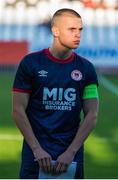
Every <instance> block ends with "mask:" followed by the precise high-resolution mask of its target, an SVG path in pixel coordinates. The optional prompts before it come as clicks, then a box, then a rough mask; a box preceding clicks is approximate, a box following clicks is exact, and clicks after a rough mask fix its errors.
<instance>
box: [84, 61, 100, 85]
mask: <svg viewBox="0 0 118 180" xmlns="http://www.w3.org/2000/svg"><path fill="white" fill-rule="evenodd" d="M90 84H96V85H97V86H98V78H97V73H96V71H95V68H94V66H93V64H92V63H90V62H89V64H88V67H87V72H86V84H85V86H88V85H90Z"/></svg>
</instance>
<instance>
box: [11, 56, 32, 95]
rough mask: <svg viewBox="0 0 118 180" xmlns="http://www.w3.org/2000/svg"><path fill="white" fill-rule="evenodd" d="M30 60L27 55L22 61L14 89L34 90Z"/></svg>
mask: <svg viewBox="0 0 118 180" xmlns="http://www.w3.org/2000/svg"><path fill="white" fill-rule="evenodd" d="M29 62H30V61H29V58H28V57H27V56H26V57H24V58H23V60H22V61H21V62H20V64H19V66H18V69H17V72H16V75H15V80H14V83H13V91H17V92H26V93H30V92H32V71H31V65H30V64H29Z"/></svg>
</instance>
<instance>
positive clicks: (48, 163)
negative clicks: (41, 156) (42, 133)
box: [46, 158, 52, 172]
mask: <svg viewBox="0 0 118 180" xmlns="http://www.w3.org/2000/svg"><path fill="white" fill-rule="evenodd" d="M46 163H47V171H48V172H51V170H52V167H51V166H52V165H51V158H47V162H46Z"/></svg>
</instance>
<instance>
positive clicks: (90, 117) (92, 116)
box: [67, 112, 97, 154]
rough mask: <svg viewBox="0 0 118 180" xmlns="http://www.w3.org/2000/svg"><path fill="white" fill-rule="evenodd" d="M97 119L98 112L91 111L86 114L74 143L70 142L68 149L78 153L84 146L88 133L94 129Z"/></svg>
mask: <svg viewBox="0 0 118 180" xmlns="http://www.w3.org/2000/svg"><path fill="white" fill-rule="evenodd" d="M96 120H97V113H96V112H89V113H88V114H87V115H86V116H85V119H84V121H83V122H82V123H81V125H80V127H79V129H78V131H77V133H76V136H75V138H74V139H73V141H72V143H71V144H70V146H69V148H68V149H67V150H68V151H71V152H72V153H74V154H76V152H77V151H78V150H79V148H80V147H81V146H82V144H83V142H84V141H85V140H86V139H87V137H88V135H89V134H90V133H91V131H92V130H93V129H94V127H95V125H96Z"/></svg>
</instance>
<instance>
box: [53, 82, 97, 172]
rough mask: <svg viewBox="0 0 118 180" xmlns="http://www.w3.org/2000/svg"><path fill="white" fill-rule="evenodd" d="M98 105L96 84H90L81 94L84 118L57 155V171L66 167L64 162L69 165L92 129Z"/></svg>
mask: <svg viewBox="0 0 118 180" xmlns="http://www.w3.org/2000/svg"><path fill="white" fill-rule="evenodd" d="M98 106H99V100H98V92H97V86H96V85H90V86H88V87H87V88H86V89H85V92H84V95H83V112H84V120H83V121H82V123H81V125H80V126H79V129H78V131H77V133H76V136H75V138H74V139H73V141H72V143H71V144H70V146H69V147H68V149H67V150H66V151H65V152H64V153H63V154H62V155H61V156H59V157H58V159H57V162H58V165H57V167H56V171H57V172H59V171H60V170H59V169H60V167H61V169H62V170H66V169H67V166H64V164H66V165H69V164H70V163H71V162H72V161H73V159H74V156H75V154H76V153H77V151H78V150H79V148H80V147H81V146H82V144H83V143H84V141H85V140H86V139H87V137H88V136H89V134H90V133H91V131H92V130H93V129H94V127H95V125H96V121H97V114H98Z"/></svg>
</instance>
